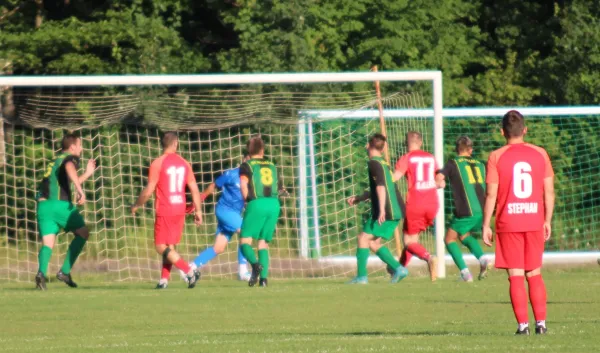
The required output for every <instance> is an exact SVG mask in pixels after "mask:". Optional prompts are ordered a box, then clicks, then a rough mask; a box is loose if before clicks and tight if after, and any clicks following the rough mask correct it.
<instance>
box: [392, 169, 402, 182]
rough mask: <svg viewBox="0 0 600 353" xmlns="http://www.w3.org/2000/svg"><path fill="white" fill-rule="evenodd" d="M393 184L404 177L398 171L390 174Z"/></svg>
mask: <svg viewBox="0 0 600 353" xmlns="http://www.w3.org/2000/svg"><path fill="white" fill-rule="evenodd" d="M392 176H393V179H394V182H396V181H398V180H400V179H402V177H403V176H404V173H402V172H401V171H399V170H398V169H396V170H394V174H392Z"/></svg>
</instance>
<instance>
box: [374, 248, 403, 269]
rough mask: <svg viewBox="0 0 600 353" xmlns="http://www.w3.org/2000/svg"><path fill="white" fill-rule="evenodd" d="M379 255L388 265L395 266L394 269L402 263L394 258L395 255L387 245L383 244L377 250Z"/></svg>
mask: <svg viewBox="0 0 600 353" xmlns="http://www.w3.org/2000/svg"><path fill="white" fill-rule="evenodd" d="M376 255H377V256H379V258H380V259H381V261H383V262H385V263H386V264H387V265H388V266H390V267H391V268H393V269H394V270H395V269H397V268H398V267H400V263H399V262H398V261H397V260H396V258H394V255H392V253H391V252H390V250H389V249H388V248H387V247H386V246H382V247H381V248H379V250H377V253H376Z"/></svg>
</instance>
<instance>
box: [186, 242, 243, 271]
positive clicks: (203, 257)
mask: <svg viewBox="0 0 600 353" xmlns="http://www.w3.org/2000/svg"><path fill="white" fill-rule="evenodd" d="M215 257H217V253H216V252H215V249H214V248H213V247H212V246H211V247H210V248H207V249H206V250H204V251H203V252H201V253H200V255H198V257H196V258H195V259H194V263H195V264H196V266H198V267H202V266H203V265H206V264H207V263H208V262H209V261H210V260H212V259H214V258H215ZM238 262H239V264H240V265H246V264H247V263H248V261H246V258H245V257H244V255H242V251H241V250H240V248H239V247H238Z"/></svg>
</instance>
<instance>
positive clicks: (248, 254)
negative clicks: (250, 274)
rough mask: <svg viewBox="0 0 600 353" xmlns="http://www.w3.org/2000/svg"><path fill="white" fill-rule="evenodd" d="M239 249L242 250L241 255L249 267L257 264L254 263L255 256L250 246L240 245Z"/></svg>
mask: <svg viewBox="0 0 600 353" xmlns="http://www.w3.org/2000/svg"><path fill="white" fill-rule="evenodd" d="M240 249H241V250H242V255H244V257H245V258H246V260H248V262H249V263H250V265H254V264H255V263H257V262H258V261H256V255H254V249H252V246H250V245H248V244H242V245H240Z"/></svg>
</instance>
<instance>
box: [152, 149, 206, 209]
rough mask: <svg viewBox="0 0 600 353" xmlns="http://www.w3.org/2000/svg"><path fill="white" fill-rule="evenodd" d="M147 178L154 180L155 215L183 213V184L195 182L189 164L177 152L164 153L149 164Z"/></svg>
mask: <svg viewBox="0 0 600 353" xmlns="http://www.w3.org/2000/svg"><path fill="white" fill-rule="evenodd" d="M148 179H149V181H150V182H152V181H155V182H156V190H155V195H156V202H155V207H156V216H157V217H168V216H181V215H185V186H186V185H187V184H188V183H196V178H195V177H194V173H193V172H192V167H191V166H190V164H189V163H188V162H187V161H186V160H185V159H184V158H183V157H181V156H180V155H178V154H177V153H165V154H163V155H162V156H160V157H159V158H157V159H155V160H154V161H153V162H152V164H151V165H150V171H149V176H148Z"/></svg>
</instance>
